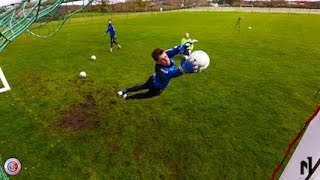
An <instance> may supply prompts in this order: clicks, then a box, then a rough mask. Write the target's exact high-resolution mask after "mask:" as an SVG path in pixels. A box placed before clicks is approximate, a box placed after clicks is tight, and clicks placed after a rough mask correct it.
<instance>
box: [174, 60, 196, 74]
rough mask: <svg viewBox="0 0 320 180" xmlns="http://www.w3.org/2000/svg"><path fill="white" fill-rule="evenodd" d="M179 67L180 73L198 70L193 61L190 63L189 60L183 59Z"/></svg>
mask: <svg viewBox="0 0 320 180" xmlns="http://www.w3.org/2000/svg"><path fill="white" fill-rule="evenodd" d="M179 69H180V72H181V73H182V74H184V73H194V72H197V71H198V66H197V65H196V64H195V63H192V62H190V61H184V62H183V63H182V64H181V66H180V67H179Z"/></svg>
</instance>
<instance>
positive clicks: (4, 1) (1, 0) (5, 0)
mask: <svg viewBox="0 0 320 180" xmlns="http://www.w3.org/2000/svg"><path fill="white" fill-rule="evenodd" d="M18 2H21V0H0V7H1V6H6V5H10V4H13V3H18Z"/></svg>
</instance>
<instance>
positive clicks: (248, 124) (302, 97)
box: [0, 12, 320, 179]
mask: <svg viewBox="0 0 320 180" xmlns="http://www.w3.org/2000/svg"><path fill="white" fill-rule="evenodd" d="M80 16H82V15H80ZM239 16H244V17H245V18H244V19H242V20H241V21H242V22H241V27H240V33H238V31H237V30H235V29H234V27H235V24H236V22H237V18H238V17H239ZM107 18H109V16H90V15H88V17H78V18H73V19H71V20H70V21H68V22H67V23H66V24H65V26H64V27H63V28H62V30H61V31H60V32H59V33H57V34H56V35H55V36H53V37H52V38H49V39H45V40H43V39H37V38H34V37H30V36H28V35H22V36H20V37H18V38H17V39H16V40H15V41H14V42H12V43H11V44H9V46H8V47H7V48H6V49H5V50H4V51H3V52H2V53H1V55H0V58H1V59H0V64H1V67H2V69H3V71H4V73H5V75H6V77H7V80H8V82H9V84H10V86H11V88H12V90H11V91H9V92H6V93H3V94H0V114H1V126H0V132H1V136H0V137H1V139H0V149H1V152H0V153H1V156H2V159H3V161H5V160H6V159H8V158H10V157H16V158H18V159H19V160H20V161H21V163H22V166H23V169H22V171H21V172H20V174H19V175H18V176H16V177H12V179H26V178H30V177H32V178H49V179H70V178H77V179H88V178H91V179H102V178H103V179H110V178H121V179H128V178H139V177H142V178H144V179H153V178H155V179H163V178H170V179H171V178H200V179H208V178H210V179H211V178H213V179H227V178H228V179H266V178H269V176H270V175H271V173H272V171H273V168H274V167H275V165H276V163H278V162H279V161H281V160H282V158H283V155H284V151H285V148H286V146H287V145H288V143H289V141H290V140H291V138H292V137H293V136H294V135H295V134H296V133H297V131H299V130H300V127H301V124H302V123H303V122H304V121H305V120H306V118H307V117H308V116H309V115H311V114H312V112H313V110H314V109H315V107H316V105H317V103H318V101H319V99H320V98H319V97H317V98H316V99H315V100H313V98H314V96H315V94H316V92H317V90H318V88H319V83H318V82H319V79H320V78H319V76H318V74H319V73H318V68H317V65H318V60H319V58H318V57H320V48H319V46H318V37H319V36H320V31H319V28H320V24H319V23H315V22H319V20H320V16H318V15H288V14H242V13H217V12H215V13H214V12H212V13H211V12H181V13H180V12H176V13H164V14H153V15H143V16H139V15H124V16H117V15H116V16H113V17H112V18H113V22H114V25H115V27H116V30H117V36H118V42H119V43H120V44H121V45H122V47H123V48H122V49H120V50H118V49H117V48H116V47H115V48H114V51H113V52H112V53H109V52H108V50H109V37H108V36H103V33H104V29H105V27H106V22H107ZM248 26H251V27H252V29H251V30H249V29H248ZM186 31H187V32H189V33H190V35H191V37H192V38H196V39H198V40H199V43H198V44H196V45H195V50H197V49H201V50H204V51H206V52H207V53H208V54H209V56H210V57H211V60H212V62H211V64H210V66H209V67H208V69H207V70H206V71H205V72H203V73H199V74H192V75H184V76H182V77H179V78H176V79H173V80H172V81H171V83H170V85H169V87H168V88H167V89H166V90H165V91H164V92H163V94H162V95H161V96H159V97H156V98H153V99H149V100H142V101H137V100H135V101H123V100H121V99H118V98H117V97H116V95H115V92H116V91H117V90H119V89H121V88H125V87H128V86H131V85H135V84H138V83H142V82H144V81H145V80H146V79H147V78H148V77H149V76H150V75H151V74H152V73H153V72H154V62H153V61H152V59H151V56H150V54H151V51H152V50H153V49H154V48H156V47H164V48H170V47H172V46H173V45H176V44H178V43H179V42H180V39H181V38H182V34H183V33H184V32H186ZM93 54H95V55H96V56H97V60H96V61H91V60H90V56H91V55H93ZM177 62H178V64H179V63H180V62H179V60H178V59H177ZM80 71H86V73H87V78H86V79H80V78H79V77H78V74H79V72H80Z"/></svg>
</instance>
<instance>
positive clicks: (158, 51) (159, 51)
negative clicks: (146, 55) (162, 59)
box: [151, 48, 165, 61]
mask: <svg viewBox="0 0 320 180" xmlns="http://www.w3.org/2000/svg"><path fill="white" fill-rule="evenodd" d="M164 52H165V50H164V49H162V48H156V49H154V50H153V51H152V54H151V56H152V58H153V60H155V61H158V58H159V56H160V55H161V54H163V53H164Z"/></svg>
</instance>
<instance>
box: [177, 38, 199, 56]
mask: <svg viewBox="0 0 320 180" xmlns="http://www.w3.org/2000/svg"><path fill="white" fill-rule="evenodd" d="M197 42H198V40H196V39H192V40H190V41H187V42H185V43H183V44H181V45H180V47H179V52H180V54H184V55H190V46H191V44H194V43H197Z"/></svg>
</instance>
